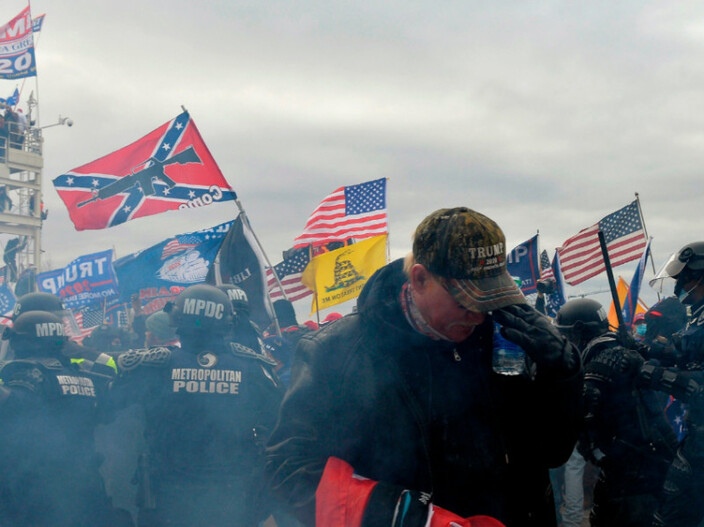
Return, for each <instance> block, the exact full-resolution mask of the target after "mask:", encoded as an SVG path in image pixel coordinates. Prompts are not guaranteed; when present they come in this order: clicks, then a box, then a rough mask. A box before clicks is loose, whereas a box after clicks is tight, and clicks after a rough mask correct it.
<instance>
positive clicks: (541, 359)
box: [493, 304, 579, 376]
mask: <svg viewBox="0 0 704 527" xmlns="http://www.w3.org/2000/svg"><path fill="white" fill-rule="evenodd" d="M493 317H494V320H496V321H497V322H498V323H499V324H501V325H502V326H503V327H502V328H501V334H502V335H503V336H504V337H506V338H507V339H508V340H510V341H512V342H515V343H516V344H518V345H519V346H520V347H521V348H523V349H524V350H525V352H526V353H527V354H528V356H529V357H530V358H531V360H532V361H533V362H534V363H535V364H536V367H537V369H538V374H540V375H541V376H543V375H544V374H545V373H547V372H554V373H574V372H575V371H576V369H577V368H578V365H579V358H578V355H577V353H576V350H575V349H574V348H573V346H572V345H571V344H570V343H569V341H568V340H567V339H566V338H565V337H564V336H562V335H561V334H560V332H559V331H558V330H557V328H555V326H554V325H553V324H552V323H551V322H550V319H549V318H548V317H546V316H544V315H541V314H540V313H538V312H537V311H536V310H535V309H533V308H532V307H531V306H529V305H528V304H515V305H512V306H507V307H504V308H501V309H499V310H497V311H494V314H493Z"/></svg>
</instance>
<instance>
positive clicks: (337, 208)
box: [293, 178, 389, 249]
mask: <svg viewBox="0 0 704 527" xmlns="http://www.w3.org/2000/svg"><path fill="white" fill-rule="evenodd" d="M388 232H389V220H388V218H387V215H386V179H385V178H382V179H377V180H374V181H367V182H366V183H360V184H359V185H351V186H349V187H340V188H338V189H337V190H335V191H334V192H333V193H332V194H329V195H327V196H326V197H325V198H324V199H323V201H321V202H320V205H318V207H317V208H316V209H315V210H314V211H313V214H311V215H310V217H309V218H308V221H307V222H306V225H305V227H304V228H303V233H302V234H300V235H299V236H297V237H296V239H295V240H294V245H293V247H294V249H298V248H299V247H305V246H307V245H310V244H312V245H313V247H317V246H319V245H325V244H327V243H329V242H332V241H346V240H349V239H350V238H354V239H355V240H363V239H365V238H371V237H372V236H379V235H381V234H386V233H388Z"/></svg>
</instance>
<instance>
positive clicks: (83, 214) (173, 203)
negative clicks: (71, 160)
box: [53, 112, 237, 231]
mask: <svg viewBox="0 0 704 527" xmlns="http://www.w3.org/2000/svg"><path fill="white" fill-rule="evenodd" d="M53 183H54V187H55V188H56V191H57V192H58V194H59V197H60V198H61V199H62V200H63V202H64V203H65V204H66V207H67V208H68V213H69V216H70V217H71V221H73V224H74V226H75V227H76V230H79V231H81V230H85V229H105V228H106V227H113V226H115V225H119V224H121V223H124V222H126V221H128V220H132V219H135V218H141V217H143V216H150V215H152V214H159V213H161V212H166V211H167V210H177V209H178V210H183V209H188V208H193V207H203V206H207V205H211V204H213V203H220V202H223V201H229V200H234V199H236V198H237V195H236V193H235V191H234V190H233V189H232V188H231V187H230V185H229V184H228V183H227V181H226V180H225V177H224V176H223V175H222V172H220V169H219V168H218V166H217V164H216V163H215V160H214V159H213V156H212V155H211V154H210V151H209V150H208V147H207V146H206V145H205V143H204V142H203V139H202V138H201V136H200V133H199V132H198V129H197V128H196V125H195V123H194V122H193V120H192V119H191V117H190V115H189V114H188V112H183V113H182V114H180V115H179V116H177V117H176V118H175V119H172V120H171V121H169V122H168V123H166V124H163V125H162V126H160V127H159V128H157V129H156V130H154V131H153V132H151V133H149V134H147V135H145V136H144V137H143V138H141V139H139V140H138V141H135V142H134V143H132V144H131V145H128V146H126V147H124V148H121V149H120V150H117V151H115V152H113V153H112V154H108V155H106V156H104V157H101V158H100V159H97V160H95V161H92V162H90V163H88V164H87V165H83V166H80V167H78V168H74V169H73V170H71V171H69V172H67V173H66V174H63V175H61V176H58V177H57V178H56V179H54V181H53Z"/></svg>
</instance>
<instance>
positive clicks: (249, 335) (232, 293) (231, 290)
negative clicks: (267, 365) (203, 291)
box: [217, 284, 264, 353]
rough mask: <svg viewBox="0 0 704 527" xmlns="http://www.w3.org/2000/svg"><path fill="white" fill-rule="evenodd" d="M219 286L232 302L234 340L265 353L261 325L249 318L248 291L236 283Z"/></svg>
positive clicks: (232, 335)
mask: <svg viewBox="0 0 704 527" xmlns="http://www.w3.org/2000/svg"><path fill="white" fill-rule="evenodd" d="M217 288H218V289H219V290H220V291H222V292H223V293H225V294H226V295H227V296H228V298H229V299H230V303H231V304H232V334H231V337H232V340H234V341H235V342H239V343H240V344H244V345H245V346H247V347H249V348H251V349H253V350H256V351H257V352H258V353H264V351H263V350H264V343H263V342H262V337H261V332H260V330H259V327H258V326H257V325H256V324H255V323H254V322H252V320H251V319H250V318H249V298H247V292H246V291H245V290H244V289H242V288H241V287H239V286H237V285H234V284H223V285H219V286H217Z"/></svg>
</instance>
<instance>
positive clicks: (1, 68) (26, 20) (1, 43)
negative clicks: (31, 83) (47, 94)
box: [0, 6, 37, 79]
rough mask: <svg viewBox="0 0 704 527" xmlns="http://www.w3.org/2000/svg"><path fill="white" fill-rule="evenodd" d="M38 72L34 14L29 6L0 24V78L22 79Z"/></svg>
mask: <svg viewBox="0 0 704 527" xmlns="http://www.w3.org/2000/svg"><path fill="white" fill-rule="evenodd" d="M36 74H37V64H36V62H35V61H34V31H33V30H32V15H31V14H30V11H29V6H27V7H25V8H24V9H23V10H22V11H21V12H20V14H19V15H17V16H16V17H15V18H13V19H12V20H10V21H9V22H8V23H7V24H5V25H4V26H0V79H22V78H24V77H33V76H35V75H36Z"/></svg>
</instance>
